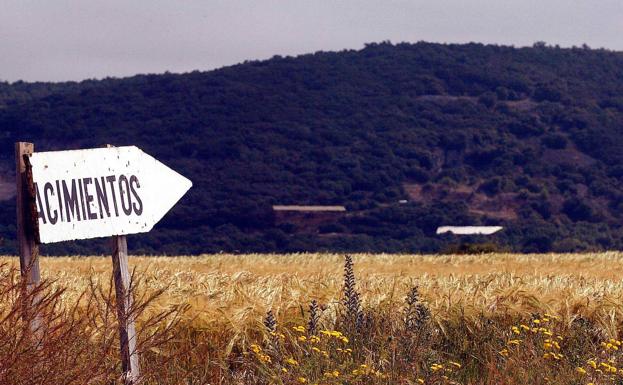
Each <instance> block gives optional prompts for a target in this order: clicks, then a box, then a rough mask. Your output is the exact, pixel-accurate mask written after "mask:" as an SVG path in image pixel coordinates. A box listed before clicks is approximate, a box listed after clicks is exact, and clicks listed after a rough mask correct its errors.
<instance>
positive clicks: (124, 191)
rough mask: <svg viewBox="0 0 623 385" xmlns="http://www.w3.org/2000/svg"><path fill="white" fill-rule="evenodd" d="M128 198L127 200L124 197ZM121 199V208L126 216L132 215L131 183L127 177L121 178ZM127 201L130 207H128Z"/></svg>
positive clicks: (122, 176)
mask: <svg viewBox="0 0 623 385" xmlns="http://www.w3.org/2000/svg"><path fill="white" fill-rule="evenodd" d="M124 195H125V196H126V197H127V199H125V198H124V197H123V196H124ZM119 198H120V199H121V208H122V209H123V212H124V213H125V215H130V214H132V196H131V195H130V182H128V178H127V177H126V176H125V175H121V176H119ZM126 201H127V204H128V206H127V207H126Z"/></svg>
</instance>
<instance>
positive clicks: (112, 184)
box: [106, 175, 119, 216]
mask: <svg viewBox="0 0 623 385" xmlns="http://www.w3.org/2000/svg"><path fill="white" fill-rule="evenodd" d="M115 180H117V177H116V176H114V175H110V176H107V177H106V181H107V182H108V183H109V184H110V193H111V194H112V203H114V206H115V216H119V208H118V207H117V195H116V194H115Z"/></svg>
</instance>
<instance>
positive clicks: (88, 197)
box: [82, 178, 97, 220]
mask: <svg viewBox="0 0 623 385" xmlns="http://www.w3.org/2000/svg"><path fill="white" fill-rule="evenodd" d="M91 183H93V179H91V178H82V185H83V186H84V199H85V200H86V202H85V204H86V206H87V218H89V220H91V219H97V214H96V213H92V212H91V202H93V199H94V197H93V195H91V194H90V193H89V185H90V184H91Z"/></svg>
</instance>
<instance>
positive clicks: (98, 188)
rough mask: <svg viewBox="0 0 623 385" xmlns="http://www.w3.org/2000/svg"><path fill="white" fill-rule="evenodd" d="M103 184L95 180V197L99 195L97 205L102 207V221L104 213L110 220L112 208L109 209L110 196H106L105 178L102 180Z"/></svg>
mask: <svg viewBox="0 0 623 385" xmlns="http://www.w3.org/2000/svg"><path fill="white" fill-rule="evenodd" d="M101 181H102V184H100V182H99V181H98V179H97V178H95V195H97V205H98V206H99V207H100V219H103V218H104V211H106V216H108V218H110V208H109V207H108V195H107V194H106V182H105V181H104V177H102V179H101Z"/></svg>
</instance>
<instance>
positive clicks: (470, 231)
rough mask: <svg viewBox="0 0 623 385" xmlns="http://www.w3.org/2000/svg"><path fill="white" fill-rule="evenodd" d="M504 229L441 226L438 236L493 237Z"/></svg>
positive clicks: (496, 227) (494, 227)
mask: <svg viewBox="0 0 623 385" xmlns="http://www.w3.org/2000/svg"><path fill="white" fill-rule="evenodd" d="M502 229H503V227H502V226H441V227H438V228H437V234H444V233H452V234H456V235H475V234H480V235H491V234H493V233H497V232H498V231H500V230H502Z"/></svg>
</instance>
